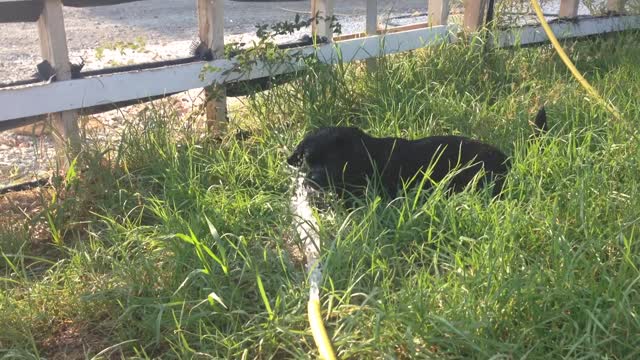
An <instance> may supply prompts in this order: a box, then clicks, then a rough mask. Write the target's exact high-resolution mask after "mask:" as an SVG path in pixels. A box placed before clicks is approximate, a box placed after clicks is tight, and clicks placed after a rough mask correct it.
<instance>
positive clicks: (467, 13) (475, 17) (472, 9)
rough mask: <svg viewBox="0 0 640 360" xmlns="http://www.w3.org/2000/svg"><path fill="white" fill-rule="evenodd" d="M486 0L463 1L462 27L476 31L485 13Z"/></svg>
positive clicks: (480, 25) (481, 23) (482, 21)
mask: <svg viewBox="0 0 640 360" xmlns="http://www.w3.org/2000/svg"><path fill="white" fill-rule="evenodd" d="M486 8H487V1H486V0H465V1H464V20H463V23H464V29H465V30H466V31H471V32H473V31H478V30H479V29H480V28H481V27H482V25H483V23H484V16H485V13H486Z"/></svg>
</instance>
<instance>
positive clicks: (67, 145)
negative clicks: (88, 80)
mask: <svg viewBox="0 0 640 360" xmlns="http://www.w3.org/2000/svg"><path fill="white" fill-rule="evenodd" d="M38 33H39V36H40V53H41V54H42V57H43V58H44V59H45V60H47V61H48V62H49V63H50V64H51V66H52V67H53V68H54V69H55V77H56V79H55V80H56V81H65V80H70V79H71V63H70V62H69V49H68V48H67V35H66V32H65V29H64V18H63V15H62V1H61V0H45V1H44V6H43V9H42V13H41V14H40V18H39V19H38ZM49 120H50V122H51V126H52V130H53V135H54V137H55V142H56V165H57V167H58V170H59V171H66V169H67V168H68V166H69V164H70V162H69V158H74V157H75V156H76V155H78V154H79V152H80V134H79V130H78V112H77V111H75V110H70V111H63V112H60V113H54V114H49Z"/></svg>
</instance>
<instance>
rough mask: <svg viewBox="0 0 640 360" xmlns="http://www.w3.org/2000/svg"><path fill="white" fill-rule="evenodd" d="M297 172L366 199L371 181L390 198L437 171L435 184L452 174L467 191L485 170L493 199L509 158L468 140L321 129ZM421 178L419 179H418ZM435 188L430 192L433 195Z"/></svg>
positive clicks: (456, 186) (541, 117)
mask: <svg viewBox="0 0 640 360" xmlns="http://www.w3.org/2000/svg"><path fill="white" fill-rule="evenodd" d="M535 125H536V134H539V133H541V132H544V131H546V130H547V120H546V113H545V110H544V108H541V109H540V111H539V112H538V114H537V116H536V119H535ZM287 163H288V164H289V165H291V166H295V167H301V166H304V170H305V172H306V174H305V177H306V180H307V183H308V184H309V185H312V186H313V187H315V188H321V189H326V188H329V187H330V186H333V187H334V188H335V189H336V190H337V192H338V193H339V194H340V195H344V193H352V194H354V195H359V194H361V191H362V190H363V189H364V188H365V187H366V185H367V181H369V180H372V179H374V175H377V177H375V179H377V180H378V181H379V182H380V184H381V185H382V187H383V188H384V190H385V191H386V192H387V194H388V195H391V196H393V195H396V193H397V191H398V189H400V187H401V186H402V183H403V182H408V181H411V180H412V179H413V181H412V182H411V184H412V185H415V184H417V183H420V182H421V181H422V176H421V174H422V173H424V171H425V170H427V169H428V168H431V173H430V178H431V179H432V180H433V181H434V182H439V181H441V180H443V179H444V178H445V177H446V176H447V174H449V173H450V172H451V171H452V170H454V169H457V170H458V172H457V173H456V174H455V175H454V176H452V178H451V180H450V182H449V183H448V187H449V189H450V190H452V191H453V192H458V191H462V190H463V189H464V188H465V187H466V186H467V185H468V184H469V183H470V182H471V181H472V180H473V178H474V177H475V176H476V175H477V174H478V172H480V171H481V169H484V175H483V178H482V179H481V181H480V186H484V185H486V184H489V183H493V184H494V188H493V194H494V196H495V195H498V194H499V193H500V192H501V191H502V188H503V185H504V178H505V176H506V175H507V172H508V171H509V165H510V164H509V158H508V157H507V156H506V155H505V154H504V153H503V152H502V151H500V150H499V149H498V148H496V147H495V146H492V145H489V144H486V143H483V142H480V141H477V140H473V139H469V138H466V137H462V136H453V135H446V136H430V137H426V138H422V139H419V140H406V139H401V138H394V137H386V138H375V137H372V136H369V135H367V134H366V133H364V132H363V131H362V130H360V129H358V128H356V127H326V128H321V129H318V130H316V131H314V132H312V133H310V134H308V135H307V136H305V138H304V139H303V140H302V141H301V142H300V143H299V144H298V146H297V147H296V148H295V150H294V151H293V153H292V154H291V156H290V157H289V158H288V159H287ZM416 175H418V176H417V178H415V177H416ZM431 185H432V184H431V182H429V181H427V182H425V184H424V188H425V189H426V190H428V189H429V188H430V187H431Z"/></svg>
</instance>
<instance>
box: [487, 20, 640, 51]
mask: <svg viewBox="0 0 640 360" xmlns="http://www.w3.org/2000/svg"><path fill="white" fill-rule="evenodd" d="M549 26H551V30H553V33H554V34H555V35H556V37H557V38H558V39H570V38H580V37H585V36H593V35H598V34H606V33H612V32H618V31H624V30H631V29H640V16H637V15H636V16H618V17H597V18H585V19H579V20H575V21H558V22H553V23H550V24H549ZM496 39H497V46H499V47H507V46H513V45H529V44H538V43H544V42H548V41H549V38H548V37H547V34H546V33H545V32H544V30H543V29H542V26H539V25H528V26H523V27H518V28H514V29H508V30H505V31H501V32H500V33H499V34H498V35H497V36H496Z"/></svg>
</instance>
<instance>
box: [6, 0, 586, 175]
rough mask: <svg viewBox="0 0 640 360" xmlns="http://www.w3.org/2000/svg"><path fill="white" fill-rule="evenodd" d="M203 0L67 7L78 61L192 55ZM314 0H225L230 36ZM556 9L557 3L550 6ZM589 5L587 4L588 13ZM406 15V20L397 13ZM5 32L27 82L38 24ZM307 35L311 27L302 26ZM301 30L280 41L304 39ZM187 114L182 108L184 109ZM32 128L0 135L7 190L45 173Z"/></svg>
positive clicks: (342, 17) (415, 16) (386, 19)
mask: <svg viewBox="0 0 640 360" xmlns="http://www.w3.org/2000/svg"><path fill="white" fill-rule="evenodd" d="M195 4H196V1H194V0H145V1H139V2H133V3H128V4H120V5H112V6H103V7H94V8H84V9H78V8H68V7H66V8H64V16H65V28H66V31H67V40H68V45H69V52H70V57H71V61H72V62H79V61H80V59H83V60H84V61H85V67H84V69H85V70H86V69H98V68H103V67H108V66H112V65H117V64H126V63H138V62H146V61H157V60H166V59H172V58H179V57H185V56H188V55H189V51H190V46H191V44H192V42H193V40H195V39H196V38H197V36H196V34H197V21H196V7H195ZM309 4H310V2H309V1H308V0H303V1H276V2H235V1H230V0H226V1H225V4H224V11H225V41H226V42H233V41H236V42H248V41H250V40H251V39H253V38H255V37H254V33H255V25H256V24H265V23H275V22H279V21H285V20H292V19H293V17H294V16H295V14H296V13H301V14H302V15H305V14H306V15H307V16H308V15H310V5H309ZM426 4H427V1H426V0H378V8H379V15H380V22H382V23H385V24H388V25H390V26H399V25H404V24H407V23H411V22H419V21H425V20H426V17H425V16H424V15H421V14H424V13H425V12H426ZM545 11H549V12H553V11H557V5H553V4H550V5H548V6H545ZM585 11H586V9H584V8H581V9H580V13H582V14H584V13H585ZM335 14H336V16H337V18H338V21H339V22H340V24H341V25H342V30H343V33H344V34H348V33H354V32H360V31H362V30H363V29H364V14H365V1H364V0H358V1H336V5H335ZM398 17H400V18H398ZM1 26H2V31H0V44H3V45H2V46H1V47H0V83H7V82H12V81H16V80H20V79H26V78H29V77H31V76H32V74H33V73H34V72H35V66H36V64H37V63H38V62H40V61H41V58H40V56H39V54H40V50H39V44H38V32H37V27H36V24H35V23H25V24H21V23H20V24H2V25H1ZM302 32H308V30H303V31H302ZM302 32H299V33H296V34H294V35H293V36H290V37H284V38H282V39H280V40H282V41H288V40H293V39H294V38H298V37H299V36H300V35H301V34H302ZM116 41H122V42H133V43H139V44H141V45H142V46H141V47H140V48H138V49H131V48H128V49H124V51H122V50H123V49H122V48H119V49H115V50H110V49H109V44H113V43H115V42H116ZM197 93H198V91H197V90H194V91H191V92H188V93H184V94H180V95H176V96H174V97H172V98H171V99H168V101H170V102H171V103H172V104H173V105H176V106H178V107H179V108H180V109H183V110H184V111H183V112H186V109H190V108H192V107H193V106H194V102H193V99H194V98H195V97H196V96H197ZM142 108H144V106H143V105H141V106H132V107H128V108H123V109H121V110H120V111H111V112H108V113H103V114H98V115H95V116H92V118H91V119H89V121H88V122H85V123H84V124H85V125H86V126H88V127H89V128H92V129H93V130H94V131H93V133H94V135H93V136H94V138H97V139H98V140H100V141H108V140H113V139H116V138H117V137H118V136H119V132H120V131H121V130H122V128H123V121H122V117H123V116H125V117H134V116H135V114H136V113H137V112H138V111H139V110H140V109H142ZM180 111H182V110H180ZM33 135H34V132H33V128H32V127H27V128H25V129H18V130H16V131H5V132H2V133H0V187H3V186H6V185H8V184H11V183H15V182H21V181H25V180H30V179H32V178H36V177H40V176H43V174H46V173H47V172H48V170H49V168H50V163H51V159H53V156H52V155H53V153H54V150H53V142H52V140H51V139H50V137H49V136H47V135H44V136H33Z"/></svg>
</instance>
